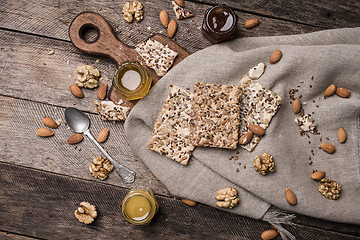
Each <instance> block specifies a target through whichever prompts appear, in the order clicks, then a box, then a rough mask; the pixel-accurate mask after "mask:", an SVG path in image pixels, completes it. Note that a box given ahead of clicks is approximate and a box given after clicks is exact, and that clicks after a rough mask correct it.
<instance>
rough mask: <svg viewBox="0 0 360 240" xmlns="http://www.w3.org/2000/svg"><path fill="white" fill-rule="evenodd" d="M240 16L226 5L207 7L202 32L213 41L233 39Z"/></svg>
mask: <svg viewBox="0 0 360 240" xmlns="http://www.w3.org/2000/svg"><path fill="white" fill-rule="evenodd" d="M238 18H239V17H238V15H236V14H235V12H234V11H233V10H232V9H231V8H229V7H227V6H226V5H218V6H215V7H212V8H210V9H207V10H206V11H205V16H204V22H203V25H202V29H201V33H202V35H203V36H205V37H206V39H208V40H209V41H210V42H211V43H219V42H222V41H226V40H230V39H233V38H234V37H235V31H236V28H237V22H238Z"/></svg>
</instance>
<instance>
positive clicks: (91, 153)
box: [0, 96, 169, 194]
mask: <svg viewBox="0 0 360 240" xmlns="http://www.w3.org/2000/svg"><path fill="white" fill-rule="evenodd" d="M0 105H1V109H0V129H1V131H0V143H1V144H0V160H2V161H4V162H9V163H16V164H18V165H22V166H27V167H32V168H36V169H42V170H45V171H49V172H54V173H60V174H66V175H69V176H72V177H78V178H82V179H87V180H90V181H100V180H96V179H95V178H93V177H92V176H91V174H90V172H89V170H88V167H89V163H90V161H91V160H92V159H93V158H94V157H97V156H101V152H100V151H99V150H98V149H97V148H96V147H95V146H94V145H93V143H92V142H91V141H90V140H89V139H87V138H85V139H84V140H83V141H82V142H81V143H79V144H77V145H69V144H67V142H66V141H67V139H68V138H69V137H70V136H71V135H72V134H74V133H73V131H72V130H70V129H69V128H68V127H67V126H66V125H65V118H64V108H63V107H54V106H51V105H47V104H41V103H37V102H31V101H25V100H20V99H15V98H11V97H3V96H0ZM44 116H48V117H51V118H53V119H55V120H56V119H60V120H61V121H62V124H61V125H60V126H59V127H58V128H57V129H54V130H53V131H54V133H55V134H54V136H52V137H50V138H40V137H38V136H37V135H36V134H35V130H36V129H37V128H39V127H44V125H43V124H42V122H41V119H42V117H44ZM88 116H89V118H90V120H91V126H90V131H91V132H92V133H93V135H94V136H96V135H97V134H98V133H99V132H100V131H101V129H103V128H105V127H107V128H108V129H109V130H110V135H109V138H108V140H107V141H106V142H105V143H104V144H102V145H103V146H104V147H105V148H106V149H107V150H108V152H109V154H110V155H111V156H112V157H113V158H114V159H115V160H117V161H119V162H120V163H122V164H124V165H125V166H127V167H128V168H130V169H132V170H134V171H135V172H136V174H137V176H136V180H135V183H133V184H132V185H131V187H139V188H141V187H145V186H146V187H149V188H152V189H154V191H155V192H156V193H159V194H169V192H168V190H167V189H166V188H165V187H164V185H163V184H162V183H161V182H160V181H159V180H158V179H157V178H156V177H155V176H154V175H153V174H152V173H151V172H150V171H149V169H148V168H147V167H146V165H145V164H144V163H143V162H142V161H140V160H138V159H136V158H134V156H133V155H132V152H131V149H130V146H129V145H128V144H127V143H126V140H125V133H124V127H123V123H116V124H114V123H109V122H104V121H101V120H100V118H99V117H98V116H97V115H95V114H89V115H88ZM105 182H106V183H108V184H113V185H116V186H130V185H125V184H124V183H122V181H121V179H120V177H119V176H118V175H117V173H116V172H115V171H114V172H112V173H111V174H110V176H109V178H108V179H107V180H106V181H105Z"/></svg>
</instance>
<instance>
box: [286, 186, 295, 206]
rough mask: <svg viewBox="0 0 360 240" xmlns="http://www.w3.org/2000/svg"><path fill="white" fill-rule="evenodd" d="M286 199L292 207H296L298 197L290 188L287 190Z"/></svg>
mask: <svg viewBox="0 0 360 240" xmlns="http://www.w3.org/2000/svg"><path fill="white" fill-rule="evenodd" d="M285 198H286V201H287V202H288V203H289V204H290V205H296V203H297V200H296V196H295V194H294V192H293V191H291V190H290V189H288V188H287V189H285Z"/></svg>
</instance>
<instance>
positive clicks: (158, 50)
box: [135, 39, 178, 77]
mask: <svg viewBox="0 0 360 240" xmlns="http://www.w3.org/2000/svg"><path fill="white" fill-rule="evenodd" d="M135 50H136V52H137V53H138V54H139V55H140V56H141V57H142V58H143V59H144V61H145V64H146V66H148V67H149V68H152V69H154V70H155V72H156V74H157V75H158V76H159V77H162V76H164V75H165V74H166V73H167V71H168V70H169V69H170V68H171V66H172V65H173V63H174V60H175V58H176V56H177V55H178V53H177V52H175V51H173V50H171V49H170V48H168V46H167V45H166V46H164V45H163V44H161V43H160V42H158V41H153V40H151V39H149V40H147V41H146V42H145V43H139V44H137V45H136V48H135Z"/></svg>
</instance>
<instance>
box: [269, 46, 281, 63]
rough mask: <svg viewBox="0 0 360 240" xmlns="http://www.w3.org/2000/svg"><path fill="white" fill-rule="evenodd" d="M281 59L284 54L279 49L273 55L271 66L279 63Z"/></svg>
mask: <svg viewBox="0 0 360 240" xmlns="http://www.w3.org/2000/svg"><path fill="white" fill-rule="evenodd" d="M281 57H282V52H281V51H280V50H279V49H278V50H275V51H274V52H273V53H272V54H271V56H270V60H269V62H270V63H271V64H274V63H277V62H278V61H280V59H281Z"/></svg>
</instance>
